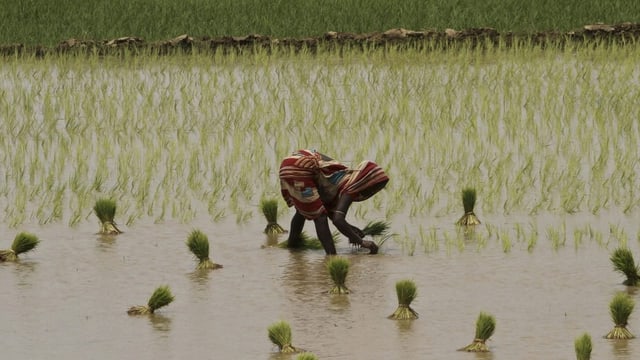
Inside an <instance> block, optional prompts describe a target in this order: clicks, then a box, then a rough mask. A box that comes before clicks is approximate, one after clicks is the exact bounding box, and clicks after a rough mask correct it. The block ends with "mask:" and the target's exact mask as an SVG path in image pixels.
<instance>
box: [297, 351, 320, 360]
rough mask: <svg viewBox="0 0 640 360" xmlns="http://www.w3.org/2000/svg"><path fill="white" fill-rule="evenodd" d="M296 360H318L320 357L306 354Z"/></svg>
mask: <svg viewBox="0 0 640 360" xmlns="http://www.w3.org/2000/svg"><path fill="white" fill-rule="evenodd" d="M296 360H318V357H317V356H316V355H315V354H314V353H310V352H304V353H302V354H299V355H298V356H296Z"/></svg>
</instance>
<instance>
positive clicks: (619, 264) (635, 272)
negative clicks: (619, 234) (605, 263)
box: [610, 247, 640, 286]
mask: <svg viewBox="0 0 640 360" xmlns="http://www.w3.org/2000/svg"><path fill="white" fill-rule="evenodd" d="M610 259H611V262H612V263H613V269H614V270H615V271H617V272H619V273H621V274H623V275H625V276H626V277H627V278H626V279H625V280H624V281H623V282H622V283H623V284H624V285H627V286H637V285H638V282H640V266H638V265H636V263H635V261H634V259H633V254H632V253H631V250H629V249H628V248H625V247H620V248H617V249H616V250H614V251H613V254H611V257H610Z"/></svg>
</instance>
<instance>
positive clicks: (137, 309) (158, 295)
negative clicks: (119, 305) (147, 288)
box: [127, 285, 174, 315]
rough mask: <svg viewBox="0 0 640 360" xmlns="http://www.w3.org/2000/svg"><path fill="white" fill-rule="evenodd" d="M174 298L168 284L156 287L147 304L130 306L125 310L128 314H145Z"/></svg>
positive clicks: (167, 303) (165, 304)
mask: <svg viewBox="0 0 640 360" xmlns="http://www.w3.org/2000/svg"><path fill="white" fill-rule="evenodd" d="M173 300H174V296H173V294H171V289H169V286H168V285H163V286H160V287H158V288H157V289H156V290H155V291H154V292H153V294H152V295H151V297H150V298H149V301H148V302H147V305H138V306H132V307H130V308H129V310H127V314H129V315H147V314H153V313H154V312H155V311H156V310H158V309H160V308H161V307H164V306H167V305H169V304H170V303H171V302H172V301H173Z"/></svg>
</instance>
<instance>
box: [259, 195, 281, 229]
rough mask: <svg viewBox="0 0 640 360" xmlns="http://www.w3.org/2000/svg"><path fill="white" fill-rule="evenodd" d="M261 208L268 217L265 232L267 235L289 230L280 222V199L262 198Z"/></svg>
mask: <svg viewBox="0 0 640 360" xmlns="http://www.w3.org/2000/svg"><path fill="white" fill-rule="evenodd" d="M260 210H261V211H262V214H264V217H265V218H266V219H267V226H266V227H265V229H264V233H265V234H267V235H275V234H284V233H286V232H287V231H286V230H285V229H284V228H283V227H282V226H280V224H278V200H276V199H262V200H260Z"/></svg>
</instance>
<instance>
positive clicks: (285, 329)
mask: <svg viewBox="0 0 640 360" xmlns="http://www.w3.org/2000/svg"><path fill="white" fill-rule="evenodd" d="M267 332H268V335H269V340H271V342H272V343H273V344H275V345H276V346H277V347H278V349H279V350H280V352H281V353H296V352H298V351H299V350H298V349H296V348H295V347H294V346H293V345H292V344H291V326H289V323H288V322H286V321H284V320H281V321H278V322H276V323H273V324H271V325H270V326H269V328H268V329H267Z"/></svg>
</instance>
